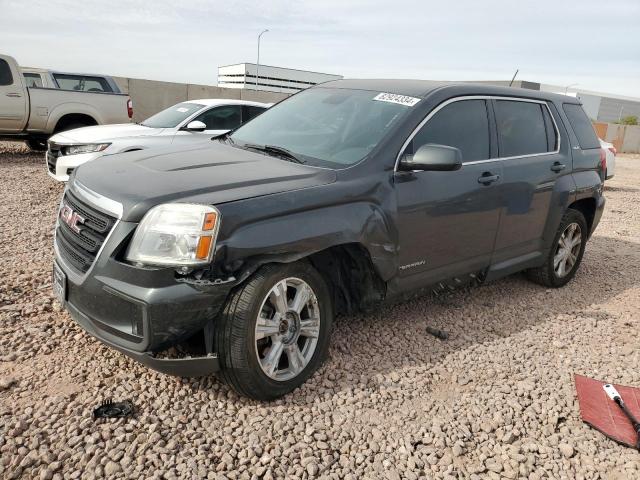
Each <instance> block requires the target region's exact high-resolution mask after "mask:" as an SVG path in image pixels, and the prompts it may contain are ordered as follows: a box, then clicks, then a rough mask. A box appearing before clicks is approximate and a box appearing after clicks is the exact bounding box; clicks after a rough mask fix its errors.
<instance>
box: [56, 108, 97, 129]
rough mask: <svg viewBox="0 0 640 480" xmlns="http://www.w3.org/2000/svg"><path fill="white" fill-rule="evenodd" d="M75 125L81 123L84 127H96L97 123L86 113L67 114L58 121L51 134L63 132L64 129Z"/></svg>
mask: <svg viewBox="0 0 640 480" xmlns="http://www.w3.org/2000/svg"><path fill="white" fill-rule="evenodd" d="M75 123H81V124H83V125H85V126H92V125H98V121H97V120H96V119H95V118H93V117H92V116H91V115H87V114H86V113H68V114H66V115H63V116H61V117H60V118H59V119H58V121H57V122H56V125H55V127H54V128H53V133H58V132H62V131H64V130H65V127H67V126H69V125H73V124H75Z"/></svg>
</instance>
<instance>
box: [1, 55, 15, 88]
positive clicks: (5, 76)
mask: <svg viewBox="0 0 640 480" xmlns="http://www.w3.org/2000/svg"><path fill="white" fill-rule="evenodd" d="M0 85H2V86H4V85H13V75H11V67H9V64H8V63H7V61H6V60H3V59H1V58H0Z"/></svg>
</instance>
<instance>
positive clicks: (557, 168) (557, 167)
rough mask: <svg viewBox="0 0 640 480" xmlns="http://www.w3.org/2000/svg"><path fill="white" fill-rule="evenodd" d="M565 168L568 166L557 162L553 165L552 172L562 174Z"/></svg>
mask: <svg viewBox="0 0 640 480" xmlns="http://www.w3.org/2000/svg"><path fill="white" fill-rule="evenodd" d="M565 168H567V166H566V165H565V164H564V163H560V162H555V163H554V164H553V165H551V170H553V171H554V172H561V171H562V170H564V169H565Z"/></svg>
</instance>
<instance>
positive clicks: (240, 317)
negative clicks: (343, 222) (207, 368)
mask: <svg viewBox="0 0 640 480" xmlns="http://www.w3.org/2000/svg"><path fill="white" fill-rule="evenodd" d="M332 321H333V308H332V305H331V296H330V294H329V289H328V287H327V285H326V283H325V281H324V279H323V278H322V276H321V275H320V274H319V273H318V271H317V270H316V269H315V268H313V266H311V265H310V264H309V263H307V262H304V261H301V262H296V263H292V264H284V265H280V264H278V265H276V264H272V265H267V266H264V267H262V268H261V269H260V270H258V271H257V272H256V273H255V274H253V276H252V277H250V278H249V280H247V281H246V282H245V283H244V284H242V285H241V286H239V287H238V288H237V289H236V290H235V291H233V292H232V293H231V295H230V297H229V299H228V300H227V303H226V305H225V307H224V309H223V311H222V313H221V314H220V316H219V318H218V320H217V323H216V327H215V329H214V331H215V333H214V341H215V346H216V351H217V352H218V356H219V359H220V376H221V377H222V379H223V380H224V381H225V382H226V383H227V384H229V385H230V386H231V387H232V388H233V389H234V390H235V391H236V392H238V393H239V394H241V395H245V396H248V397H251V398H253V399H256V400H273V399H275V398H278V397H281V396H283V395H285V394H287V393H289V392H291V391H292V390H294V389H295V388H297V387H298V386H300V385H302V384H303V383H304V382H305V381H306V380H307V379H308V378H309V377H310V376H311V375H312V374H313V372H314V371H315V370H317V369H318V367H319V366H320V365H321V364H322V362H323V361H324V359H325V357H326V355H327V350H328V347H329V337H330V330H331V324H332Z"/></svg>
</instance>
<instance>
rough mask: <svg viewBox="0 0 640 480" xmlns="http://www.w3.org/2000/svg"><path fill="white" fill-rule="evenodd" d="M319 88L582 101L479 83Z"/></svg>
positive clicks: (352, 82)
mask: <svg viewBox="0 0 640 480" xmlns="http://www.w3.org/2000/svg"><path fill="white" fill-rule="evenodd" d="M317 87H331V88H349V89H354V90H371V91H375V92H386V93H395V94H398V95H408V96H411V97H420V98H425V97H426V96H428V95H429V94H431V93H433V92H434V91H436V90H451V93H452V94H453V95H496V96H505V97H513V96H517V97H525V98H533V99H538V100H555V101H561V102H564V103H580V101H579V100H577V99H576V98H574V97H570V96H567V95H561V94H557V93H551V92H541V91H539V90H530V89H526V88H515V87H498V86H494V85H485V84H479V83H462V82H437V81H432V80H388V79H370V80H369V79H362V80H360V79H348V80H333V81H330V82H325V83H321V84H319V85H317Z"/></svg>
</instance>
